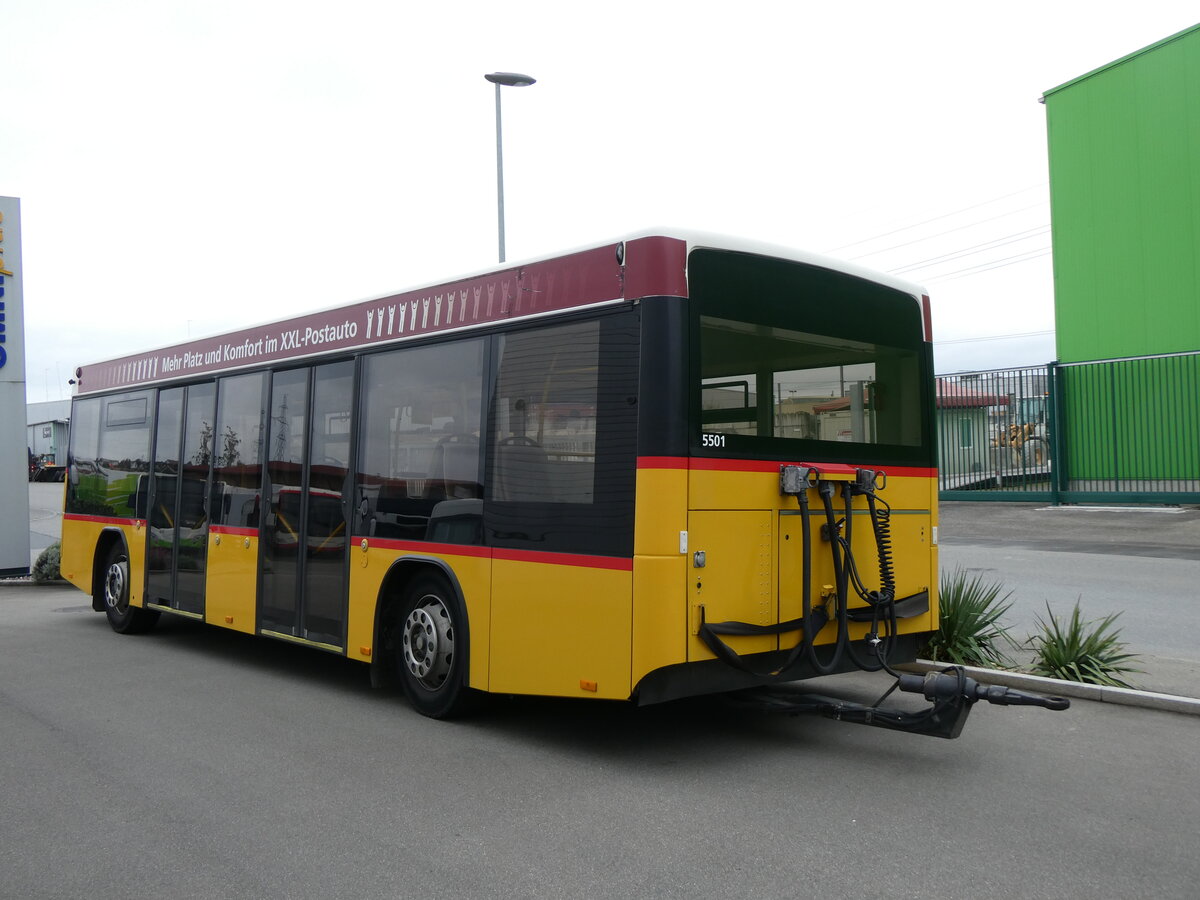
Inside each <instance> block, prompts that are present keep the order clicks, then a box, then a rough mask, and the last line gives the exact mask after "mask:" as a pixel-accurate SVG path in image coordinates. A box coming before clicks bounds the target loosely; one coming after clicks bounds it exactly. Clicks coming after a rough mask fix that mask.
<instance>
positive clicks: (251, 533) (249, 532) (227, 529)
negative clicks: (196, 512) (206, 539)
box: [208, 525, 258, 537]
mask: <svg viewBox="0 0 1200 900" xmlns="http://www.w3.org/2000/svg"><path fill="white" fill-rule="evenodd" d="M208 530H209V532H211V533H212V534H233V535H237V536H238V537H258V529H257V528H238V527H235V526H233V525H210V526H209V527H208Z"/></svg>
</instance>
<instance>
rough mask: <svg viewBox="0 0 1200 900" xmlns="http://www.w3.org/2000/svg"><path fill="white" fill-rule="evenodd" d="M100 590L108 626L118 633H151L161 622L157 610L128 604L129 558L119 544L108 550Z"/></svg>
mask: <svg viewBox="0 0 1200 900" xmlns="http://www.w3.org/2000/svg"><path fill="white" fill-rule="evenodd" d="M100 590H101V592H102V593H103V595H104V614H105V615H106V616H108V624H109V625H111V626H112V630H113V631H115V632H117V633H118V634H139V633H141V632H143V631H149V630H150V629H151V628H152V627H153V626H154V623H155V622H157V621H158V612H157V611H155V610H152V609H139V608H138V607H136V606H130V605H129V556H128V555H127V554H126V553H125V548H124V547H122V546H121V545H120V544H113V546H112V547H111V548H110V549H109V551H108V556H107V558H106V559H105V562H104V573H103V581H102V582H101V585H100Z"/></svg>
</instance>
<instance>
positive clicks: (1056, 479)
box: [1046, 362, 1067, 506]
mask: <svg viewBox="0 0 1200 900" xmlns="http://www.w3.org/2000/svg"><path fill="white" fill-rule="evenodd" d="M1046 393H1047V394H1049V401H1050V402H1049V403H1047V404H1046V429H1047V430H1048V431H1049V437H1050V441H1049V444H1050V502H1051V503H1052V504H1054V505H1055V506H1058V505H1060V504H1061V503H1062V492H1063V491H1065V490H1066V489H1067V454H1066V453H1065V452H1064V450H1063V444H1064V439H1063V432H1064V431H1065V430H1066V418H1067V417H1066V415H1065V410H1064V409H1063V391H1062V375H1061V373H1060V370H1059V367H1058V363H1057V362H1050V363H1047V364H1046Z"/></svg>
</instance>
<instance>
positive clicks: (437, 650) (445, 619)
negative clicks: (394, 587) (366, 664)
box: [390, 574, 479, 719]
mask: <svg viewBox="0 0 1200 900" xmlns="http://www.w3.org/2000/svg"><path fill="white" fill-rule="evenodd" d="M466 627H467V615H466V610H465V608H464V607H463V603H462V600H461V599H460V598H459V596H458V592H457V591H455V590H454V588H452V587H451V586H450V583H449V582H448V581H447V580H446V579H445V578H443V577H441V576H439V575H434V574H425V575H419V576H417V578H415V579H414V580H413V582H412V583H411V584H410V585H409V586H408V588H407V589H406V590H405V592H404V597H403V599H402V601H401V603H400V607H399V612H398V614H397V615H396V617H395V619H394V620H393V625H392V634H391V638H392V640H391V641H390V644H391V646H392V653H393V660H394V665H395V671H396V675H397V677H398V678H399V680H400V683H401V684H402V685H404V693H405V694H407V695H408V699H409V702H410V703H412V705H413V708H414V709H416V711H417V712H419V713H421V715H423V716H429V717H430V718H432V719H449V718H454V717H457V716H461V715H464V714H466V713H468V712H470V711H472V710H473V709H474V708H475V707H476V706H477V705H478V701H479V694H478V692H476V691H473V690H471V689H470V688H469V687H467V631H466Z"/></svg>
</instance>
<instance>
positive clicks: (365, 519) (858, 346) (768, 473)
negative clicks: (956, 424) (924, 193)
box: [62, 233, 985, 736]
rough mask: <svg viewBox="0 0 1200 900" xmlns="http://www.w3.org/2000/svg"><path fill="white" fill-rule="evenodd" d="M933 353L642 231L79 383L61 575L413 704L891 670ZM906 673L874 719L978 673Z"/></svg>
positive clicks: (648, 695) (912, 327) (947, 714)
mask: <svg viewBox="0 0 1200 900" xmlns="http://www.w3.org/2000/svg"><path fill="white" fill-rule="evenodd" d="M930 340H931V339H930V317H929V300H928V298H927V297H926V296H924V294H923V293H922V291H921V290H920V289H919V288H916V287H914V286H912V285H910V284H907V283H905V282H902V281H900V280H897V279H894V278H891V277H887V276H881V275H877V274H869V273H867V272H864V271H862V270H859V269H857V268H854V267H852V266H849V265H846V264H842V263H837V262H834V261H831V260H829V259H824V258H820V257H816V256H811V255H806V254H801V253H796V252H792V251H787V250H779V249H765V248H761V247H752V246H745V245H742V244H739V243H738V242H736V241H730V240H725V239H716V238H708V237H702V236H697V235H686V234H662V233H652V234H642V235H637V236H633V237H629V238H627V239H624V240H619V241H613V242H609V243H605V244H602V245H600V246H595V247H590V248H587V249H583V250H579V251H575V252H572V253H568V254H564V255H561V256H557V257H553V258H548V259H541V260H535V261H531V262H526V263H522V264H518V265H512V266H507V267H503V268H499V269H496V270H493V271H487V272H483V273H479V274H475V275H472V276H469V277H464V278H461V279H458V280H455V281H451V282H447V283H444V284H439V285H435V286H431V287H425V288H421V289H418V290H411V291H406V292H403V293H398V294H394V295H389V296H384V297H380V298H378V299H374V300H369V301H365V302H361V303H357V304H353V305H350V306H346V307H341V308H336V309H329V310H325V311H322V312H316V313H311V314H305V315H300V316H296V317H293V318H290V319H287V320H285V321H281V322H275V323H271V324H266V325H261V326H257V327H253V328H247V329H244V330H242V331H238V332H235V333H231V334H226V335H222V336H219V337H213V338H209V339H203V340H197V341H193V342H189V343H187V344H181V345H176V346H171V347H166V348H163V349H159V350H154V351H152V352H147V353H142V354H137V355H134V356H128V357H123V358H120V359H115V360H111V361H108V362H102V363H97V364H95V365H88V366H83V367H81V368H80V369H78V370H77V371H76V393H75V397H74V400H73V407H72V415H71V449H70V460H69V477H68V485H67V490H66V501H65V503H66V506H65V512H64V522H63V555H62V572H63V574H64V577H66V578H67V579H68V580H70V581H71V582H72V583H73V584H75V585H76V586H77V587H79V588H80V589H81V590H83V591H86V592H87V593H89V594H90V595H91V596H92V604H93V607H94V608H95V609H96V610H97V611H104V612H105V613H106V614H107V616H108V620H109V622H110V623H111V625H112V627H113V629H115V630H116V631H117V632H120V633H133V632H141V631H145V630H147V629H148V628H149V627H150V626H152V625H153V624H154V622H155V620H156V619H158V617H159V616H160V615H164V614H165V615H172V616H184V617H187V618H190V619H195V620H198V621H203V622H207V623H209V624H212V625H215V626H217V627H222V628H230V629H234V630H237V631H242V632H246V633H250V634H256V635H261V636H263V637H266V638H273V639H277V640H283V641H289V642H292V643H296V644H302V645H305V646H309V647H312V648H315V649H317V650H322V651H325V652H329V653H336V654H339V655H343V656H346V657H348V658H350V659H353V660H359V661H362V662H364V663H367V664H368V665H369V666H370V667H371V675H372V682H373V683H387V682H393V683H395V682H398V683H399V684H401V685H402V686H403V688H404V691H405V693H406V694H407V696H408V698H409V699H410V701H411V703H412V705H413V706H414V707H415V708H416V709H417V710H419V711H420V712H421V713H423V714H425V715H429V716H434V717H443V716H451V715H454V714H457V713H460V712H461V711H462V710H463V709H464V707H465V706H466V705H468V704H469V703H471V702H472V701H473V700H475V699H477V698H478V696H479V695H480V694H483V693H487V692H491V693H502V694H537V695H546V696H557V697H580V698H609V699H632V700H634V701H637V702H639V703H655V702H660V701H665V700H669V699H672V698H678V697H683V696H688V695H696V694H701V693H713V692H734V691H741V690H743V689H747V688H755V687H758V686H762V685H768V684H773V683H778V682H782V681H795V680H798V679H803V678H806V677H808V676H812V675H817V674H830V673H837V672H845V671H848V670H852V669H868V670H870V669H880V668H887V669H889V670H891V668H892V666H894V665H895V664H896V663H900V662H904V661H908V660H912V659H913V658H914V657H915V655H916V653H917V650H918V648H919V647H920V646H921V645H922V643H923V641H924V640H925V639H926V638H927V636H928V635H929V633H930V632H931V631H932V630H933V629H935V628H936V626H937V621H938V619H937V616H938V610H937V593H936V587H937V581H938V577H937V574H938V568H937V511H936V499H937V477H936V469H935V459H934V426H933V422H932V410H933V398H932V393H931V391H932V385H933V376H932V369H931V343H930ZM903 678H904V679H905V680H906V681H905V684H902V685H901V686H902V687H905V686H906V689H910V690H916V691H923V692H924V693H925V694H926V696H927V697H928V698H929V699H930V701H931V702H932V704H933V705H932V707H931V710H932V712H928V711H927V712H926V713H925V714H924V715H925V719H926V720H930V721H933V722H934V724H933V725H930V724H929V722H928V721H925V720H923V722H924V724H918V725H913V724H912V723H911V722H909V721H908V719H904V718H900V719H896V720H895V721H894V722H892V723H891V724H889V725H888V727H903V728H907V729H908V730H917V731H921V730H924V731H927V732H929V733H938V732H939V731H941V732H947V731H954V733H957V729H958V728H961V720H962V717H963V716H964V715H965V712H963V710H965V709H966V708H969V704H970V703H971V702H973V701H974V699H975V697H974V696H973V695H972V696H966V695H967V694H969V693H970V690H974V687H973V686H972V685H973V683H972V685H968V684H967V682H966V681H964V679H963V676H962V673H961V672H959V673H957V674H954V673H951V674H949V675H944V676H937V677H933V676H931V677H929V678H926V679H922V678H921V677H920V676H903ZM913 679H915V681H914V680H913ZM967 681H969V680H967ZM968 687H969V688H970V690H968V689H967V688H968ZM984 690H985V689H983V688H979V691H980V692H983V691H984ZM946 697H951V699H950V700H947V699H946ZM964 697H965V700H964ZM816 708H817V709H818V711H821V712H824V713H826V714H836V715H838V716H839V717H842V718H853V714H852V712H851V711H850V710H849V708H848V707H846V706H842V705H838V706H836V707H830V705H829V704H827V703H825V702H824V701H820V702H818V703H817V704H816ZM960 708H961V709H960ZM898 715H899V714H898ZM864 718H865V719H867V720H874V719H878V720H880V721H872V724H887V722H885V721H883V720H885V719H887V716H884V715H882V714H879V715H876V714H875V713H873V712H870V711H868V712H867V713H865V714H864ZM947 736H948V735H947Z"/></svg>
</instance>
